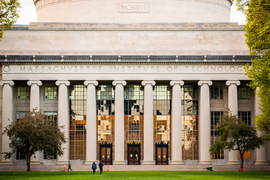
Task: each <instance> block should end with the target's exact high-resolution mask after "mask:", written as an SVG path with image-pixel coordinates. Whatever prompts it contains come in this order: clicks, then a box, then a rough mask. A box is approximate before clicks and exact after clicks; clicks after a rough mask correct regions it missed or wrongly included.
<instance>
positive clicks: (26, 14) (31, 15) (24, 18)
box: [16, 0, 246, 24]
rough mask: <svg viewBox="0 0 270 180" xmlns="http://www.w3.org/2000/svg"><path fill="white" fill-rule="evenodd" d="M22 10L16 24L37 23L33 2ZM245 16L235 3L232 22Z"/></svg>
mask: <svg viewBox="0 0 270 180" xmlns="http://www.w3.org/2000/svg"><path fill="white" fill-rule="evenodd" d="M20 2H21V6H22V8H21V9H20V18H19V19H18V20H17V23H16V24H29V22H36V21H37V16H36V7H35V5H34V2H33V0H20ZM245 19H246V18H245V16H244V14H242V13H241V12H238V11H237V7H236V5H235V2H234V4H233V6H232V8H231V22H238V23H239V24H245Z"/></svg>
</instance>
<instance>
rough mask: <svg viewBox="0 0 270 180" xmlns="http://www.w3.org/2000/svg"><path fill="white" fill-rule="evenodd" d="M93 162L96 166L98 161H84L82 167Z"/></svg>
mask: <svg viewBox="0 0 270 180" xmlns="http://www.w3.org/2000/svg"><path fill="white" fill-rule="evenodd" d="M93 162H95V163H96V164H97V162H98V161H97V160H95V161H85V163H84V165H92V164H93Z"/></svg>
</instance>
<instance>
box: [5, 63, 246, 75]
mask: <svg viewBox="0 0 270 180" xmlns="http://www.w3.org/2000/svg"><path fill="white" fill-rule="evenodd" d="M2 71H3V74H8V73H18V74H21V73H22V74H23V73H32V74H36V73H55V74H59V73H60V74H61V73H71V74H72V73H76V74H78V73H104V74H107V73H116V74H117V73H134V74H136V73H146V74H147V73H149V74H151V73H160V74H162V73H172V74H189V73H192V74H194V73H200V74H204V73H211V74H215V73H216V74H219V73H244V69H243V66H242V65H236V66H234V65H225V66H221V65H216V66H215V65H201V66H200V65H172V66H156V65H148V66H147V65H146V66H143V65H119V66H118V65H115V66H112V65H102V66H101V65H74V66H73V65H51V66H50V65H44V66H31V65H25V66H17V65H14V66H13V65H10V66H4V67H3V70H2Z"/></svg>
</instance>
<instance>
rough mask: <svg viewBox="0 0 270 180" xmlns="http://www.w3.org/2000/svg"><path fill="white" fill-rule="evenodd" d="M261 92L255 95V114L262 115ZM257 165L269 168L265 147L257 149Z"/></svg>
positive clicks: (259, 133)
mask: <svg viewBox="0 0 270 180" xmlns="http://www.w3.org/2000/svg"><path fill="white" fill-rule="evenodd" d="M258 91H259V88H257V89H256V93H255V102H254V103H255V114H256V115H258V114H262V111H261V110H260V108H259V106H260V105H259V101H260V98H259V97H258V95H257V93H258ZM258 135H261V132H260V131H258ZM255 165H263V166H267V165H268V163H267V156H266V147H265V146H260V149H256V162H255Z"/></svg>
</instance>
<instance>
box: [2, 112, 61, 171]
mask: <svg viewBox="0 0 270 180" xmlns="http://www.w3.org/2000/svg"><path fill="white" fill-rule="evenodd" d="M61 129H63V127H59V126H58V125H57V123H56V122H55V121H54V120H53V119H52V117H50V118H49V119H48V118H47V116H46V115H44V114H43V113H42V112H41V111H37V110H36V109H33V111H27V112H26V114H25V116H24V117H23V119H21V120H18V121H14V122H12V123H11V124H10V125H8V126H7V127H5V130H4V132H3V134H5V133H6V134H7V135H8V137H9V138H10V140H11V142H10V144H9V147H10V148H11V149H12V151H11V152H4V153H3V154H4V158H5V159H9V158H11V157H12V154H14V153H15V152H16V150H18V151H19V152H20V153H23V154H26V160H27V171H30V160H31V156H32V155H34V154H35V152H37V151H43V152H44V153H46V154H55V153H57V154H58V155H60V156H61V155H63V149H62V148H61V145H62V144H63V143H65V142H66V140H65V137H64V133H63V132H61Z"/></svg>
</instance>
